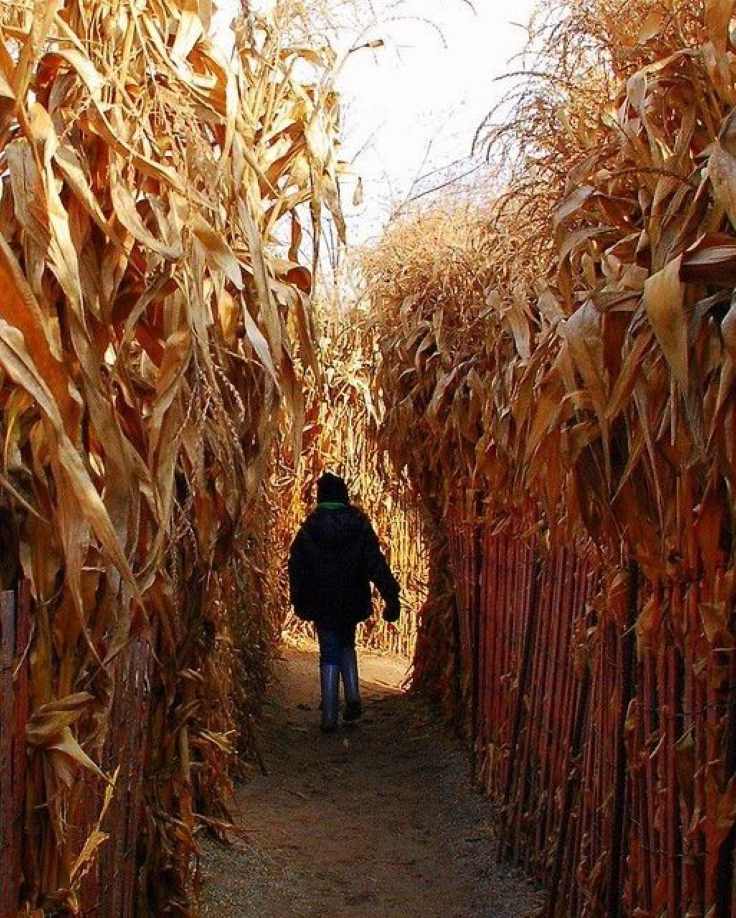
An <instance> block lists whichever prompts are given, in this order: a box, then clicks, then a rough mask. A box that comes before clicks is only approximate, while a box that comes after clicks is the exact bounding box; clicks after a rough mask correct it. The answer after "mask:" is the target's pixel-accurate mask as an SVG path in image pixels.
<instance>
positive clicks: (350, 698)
mask: <svg viewBox="0 0 736 918" xmlns="http://www.w3.org/2000/svg"><path fill="white" fill-rule="evenodd" d="M340 672H341V674H342V686H343V690H344V692H345V710H344V711H343V715H342V716H343V720H345V721H347V722H348V723H350V722H351V721H354V720H359V719H360V718H361V717H362V715H363V705H362V703H361V700H360V679H359V678H358V655H357V654H356V652H355V648H354V647H346V648H345V649H344V650H343V652H342V660H341V666H340Z"/></svg>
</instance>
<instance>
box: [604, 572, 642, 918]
mask: <svg viewBox="0 0 736 918" xmlns="http://www.w3.org/2000/svg"><path fill="white" fill-rule="evenodd" d="M628 587H629V589H628V598H627V608H626V631H625V632H624V634H623V636H622V639H621V640H622V642H623V644H622V648H621V650H622V653H621V707H620V710H619V712H618V723H617V724H616V771H615V776H616V781H615V787H614V798H613V813H612V815H611V862H610V870H609V875H608V908H607V911H606V915H607V916H608V918H618V916H619V915H620V914H621V904H622V899H621V887H622V883H621V880H622V867H623V859H624V855H625V852H626V841H627V839H628V821H627V813H626V774H627V769H626V765H627V762H626V738H625V731H626V716H627V714H628V710H629V704H630V703H631V699H632V698H633V697H634V694H635V686H634V645H635V641H636V636H635V634H634V625H635V624H636V616H637V611H638V606H639V566H638V564H637V563H636V561H630V562H629V583H628Z"/></svg>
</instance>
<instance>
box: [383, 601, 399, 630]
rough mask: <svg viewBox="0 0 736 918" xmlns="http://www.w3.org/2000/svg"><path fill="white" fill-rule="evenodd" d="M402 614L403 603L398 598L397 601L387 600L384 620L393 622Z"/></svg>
mask: <svg viewBox="0 0 736 918" xmlns="http://www.w3.org/2000/svg"><path fill="white" fill-rule="evenodd" d="M400 615H401V603H400V602H399V600H398V599H396V600H395V602H387V603H386V608H385V609H384V610H383V620H384V621H385V622H389V624H393V623H394V622H397V621H398V620H399V616H400Z"/></svg>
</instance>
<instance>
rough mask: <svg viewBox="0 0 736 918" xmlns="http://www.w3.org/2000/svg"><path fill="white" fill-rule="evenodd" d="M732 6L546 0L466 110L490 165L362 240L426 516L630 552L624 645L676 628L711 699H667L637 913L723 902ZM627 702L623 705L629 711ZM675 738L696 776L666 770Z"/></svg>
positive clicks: (667, 642)
mask: <svg viewBox="0 0 736 918" xmlns="http://www.w3.org/2000/svg"><path fill="white" fill-rule="evenodd" d="M733 14H734V3H733V2H732V0H708V2H704V3H700V2H696V3H688V4H672V3H666V2H658V0H633V2H629V3H626V4H621V3H618V2H613V0H565V2H561V3H559V4H558V5H557V6H556V9H555V11H554V13H553V14H551V15H550V17H549V18H548V19H545V20H542V21H541V22H538V23H537V30H536V32H535V33H534V41H535V42H536V50H537V51H538V55H537V59H536V61H535V65H534V67H533V73H531V74H530V76H529V77H528V79H526V80H525V81H522V83H521V84H520V86H519V88H518V89H517V90H516V91H515V93H513V94H512V95H513V96H514V97H515V98H514V101H515V109H514V115H513V117H511V118H510V119H509V120H508V121H506V122H504V123H502V124H498V125H497V124H494V123H493V118H491V119H489V123H488V124H487V125H486V126H485V127H484V128H483V131H482V132H481V137H482V138H484V139H485V140H486V142H487V143H488V144H489V151H490V155H496V154H497V153H498V152H499V151H500V152H503V153H505V154H506V155H508V156H511V157H512V166H513V177H512V180H511V182H510V185H509V187H508V188H507V189H506V190H505V192H504V193H503V194H502V195H500V196H499V197H498V198H497V199H496V200H493V201H492V202H491V203H489V204H488V205H487V207H485V208H483V207H482V206H479V207H478V208H477V209H476V210H475V211H470V212H458V211H455V212H450V211H449V210H445V211H444V212H443V211H442V210H441V209H437V210H435V211H432V212H429V213H419V214H417V215H415V216H414V217H413V218H412V219H411V220H410V221H407V222H405V223H403V224H399V225H398V226H396V227H394V228H392V229H391V230H390V231H389V233H388V234H387V235H386V237H385V239H384V240H383V242H382V243H381V244H380V245H379V246H378V247H377V249H376V250H374V251H373V252H370V253H368V254H367V256H366V258H365V267H366V271H367V274H368V279H369V282H370V284H371V285H372V293H373V302H374V306H375V312H376V323H377V327H378V336H379V346H380V349H381V354H382V364H381V369H380V386H381V391H382V392H383V396H384V399H385V402H386V422H385V425H384V437H385V438H386V442H387V444H388V445H389V446H390V448H391V451H392V453H393V455H394V457H395V459H396V460H398V461H399V462H405V463H406V464H407V465H409V467H410V468H411V469H413V474H414V476H415V479H416V480H417V481H418V482H420V483H421V486H423V487H424V488H425V489H427V491H428V493H429V495H430V496H431V497H432V498H437V499H438V500H439V501H440V503H441V505H443V506H444V508H445V518H447V515H448V514H447V511H448V509H449V508H452V510H453V512H454V514H455V515H457V511H458V508H459V507H462V508H463V512H462V515H463V517H464V519H465V520H467V521H470V522H471V523H472V522H473V521H477V520H478V519H480V518H485V519H488V520H489V521H490V523H491V524H493V525H496V526H504V525H507V524H508V522H509V519H510V518H514V519H515V520H517V521H520V522H521V523H522V525H523V526H525V527H526V529H527V530H528V532H529V533H530V534H536V535H537V536H538V537H539V542H540V544H541V545H545V544H548V543H549V542H550V541H556V542H558V543H567V544H570V542H571V540H572V539H574V538H579V537H582V538H584V539H587V540H588V544H589V545H591V546H594V547H595V548H596V550H597V551H598V552H599V553H600V554H599V557H600V558H601V559H602V560H601V563H602V564H603V566H604V570H605V571H606V579H607V583H608V585H609V587H610V584H612V583H615V582H616V579H617V578H618V579H620V577H621V576H622V575H621V572H620V564H621V562H622V560H623V559H627V558H632V559H635V560H636V561H637V562H638V564H639V565H640V566H641V569H642V570H643V572H644V574H645V575H646V578H647V589H651V590H652V591H653V595H654V597H655V598H654V599H652V601H651V602H650V603H648V604H647V606H646V608H645V610H644V611H642V614H641V618H640V620H639V622H638V623H637V635H638V639H639V649H640V653H641V654H647V653H650V652H651V653H653V654H655V657H656V660H657V663H656V665H657V666H659V667H661V666H663V665H664V663H663V662H662V661H663V660H665V659H667V660H668V661H671V660H672V659H674V654H673V653H671V651H672V650H673V649H676V653H677V655H678V659H680V660H682V661H683V665H686V666H687V667H688V669H687V675H686V681H687V691H686V693H684V694H683V707H684V709H685V714H684V715H683V716H685V717H686V718H690V716H691V713H692V709H693V708H697V707H698V705H699V704H701V703H702V710H703V711H706V710H707V711H709V712H711V713H709V714H708V722H707V724H706V718H705V716H699V717H693V719H692V720H689V719H687V720H685V721H684V724H685V725H686V727H687V728H686V729H685V732H684V733H682V735H679V736H678V741H679V743H680V744H679V745H678V747H677V753H676V755H677V765H676V766H675V761H674V760H675V751H674V748H673V750H672V753H671V756H670V758H669V759H668V760H667V762H666V763H665V764H662V765H660V761H661V760H658V764H657V768H658V769H660V771H659V778H658V780H659V781H660V783H659V784H658V785H657V787H658V788H659V790H658V792H657V794H655V795H654V797H655V803H654V804H653V806H657V807H659V806H660V805H661V804H660V801H662V800H667V801H670V804H669V805H671V807H673V808H674V807H675V806H676V804H675V803H673V802H672V801H674V800H675V798H676V795H677V794H678V793H679V794H680V796H679V798H677V799H678V800H679V806H680V807H681V812H682V814H683V815H682V819H683V820H684V823H683V825H682V826H681V828H680V829H679V830H678V831H680V832H681V835H680V837H679V839H680V840H679V844H680V845H681V847H683V849H684V851H685V857H686V859H687V858H690V860H688V870H687V871H686V876H685V877H684V879H683V883H682V886H681V887H679V886H678V888H677V890H674V886H675V885H677V884H674V881H673V882H670V881H669V880H667V882H665V880H663V881H662V883H661V884H659V885H658V886H657V888H656V890H655V892H654V893H653V901H651V902H645V900H644V898H639V897H641V896H643V895H644V893H643V892H642V889H643V880H642V876H641V875H640V874H637V873H636V872H634V873H633V875H632V877H630V878H629V880H628V882H629V884H630V886H629V887H628V888H627V891H626V896H627V900H626V901H627V902H628V903H629V904H630V905H631V907H632V909H633V908H634V907H639V908H641V909H645V910H647V911H646V913H647V914H661V913H663V912H662V910H663V909H664V910H667V909H669V911H668V913H669V914H675V913H677V914H681V913H683V912H685V911H691V912H692V913H693V914H698V913H706V912H708V909H715V908H716V905H717V906H718V908H722V907H726V904H727V899H726V898H724V893H723V889H724V884H723V880H722V879H716V877H717V876H722V875H725V874H723V873H720V874H719V873H718V871H721V872H723V871H725V872H726V874H727V873H728V871H729V870H730V869H731V867H729V865H732V862H733V841H732V829H733V826H734V823H735V822H736V808H734V806H733V793H734V781H735V780H736V779H734V776H733V770H734V759H733V748H734V747H733V742H734V739H733V737H734V735H735V734H734V723H733V717H732V715H730V714H729V701H728V698H729V693H732V691H733V684H734V671H733V664H732V662H731V660H730V656H731V648H732V647H733V643H734V631H733V605H734V597H735V592H736V581H735V576H734V571H735V570H736V567H735V565H734V549H733V531H734V526H733V513H732V509H731V507H732V493H733V489H734V484H735V481H734V471H735V469H736V466H735V465H734V442H735V440H734V424H735V423H736V412H735V408H736V405H735V402H734V360H735V359H736V351H735V350H734V344H733V334H732V332H733V326H734V317H735V316H736V312H734V305H733V290H734V286H735V285H736V232H735V230H736V213H734V208H733V201H734V195H735V194H736V180H735V179H734V176H735V175H736V170H735V169H734V163H736V142H735V141H734V136H735V135H734V115H733V109H734V105H735V104H736V90H735V88H734V87H736V65H735V64H734V61H735V60H736V56H735V53H734V52H735V51H736V47H735V46H734V35H735V32H734V19H733ZM607 592H610V591H607ZM681 597H685V599H682V598H681ZM601 605H602V609H603V612H602V614H603V615H607V616H610V617H611V620H613V619H614V617H615V610H614V609H612V608H609V607H608V606H607V605H606V603H605V602H603V603H602V604H601ZM719 648H720V650H719ZM724 648H729V649H728V651H727V653H726V654H723V653H722V652H721V651H722V650H723V649H724ZM665 654H668V656H665ZM667 665H670V663H668V664H667ZM688 712H689V713H688ZM643 716H644V715H643V714H642V712H641V710H640V709H637V708H633V707H632V710H631V718H630V719H629V720H628V721H627V722H626V726H627V730H630V731H632V733H633V731H636V730H638V729H639V726H640V724H641V718H642V717H643ZM679 728H680V729H684V727H683V723H680V724H679ZM691 737H692V740H691ZM654 738H655V739H656V734H655V737H654ZM658 754H660V753H658ZM668 754H669V753H668ZM685 762H686V763H687V768H688V769H690V770H691V771H690V772H688V773H691V774H692V775H693V785H692V788H691V787H690V786H687V787H685V784H687V783H688V782H687V781H685V782H684V783H682V784H676V783H674V782H675V781H676V776H675V770H676V768H677V769H680V768H682V767H683V765H684V763H685ZM678 787H679V790H677V789H676V788H678ZM691 791H692V793H691ZM716 814H717V815H716ZM657 818H658V819H664V816H662V815H661V814H658V815H657ZM667 818H668V819H669V818H670V817H669V816H668V817H667ZM663 824H664V823H663ZM658 825H659V823H658ZM668 826H669V828H668V829H667V831H668V832H670V833H671V834H672V837H673V838H674V832H675V830H674V829H672V823H671V822H670V823H668ZM667 844H668V845H670V844H672V845H674V842H671V839H669V838H668V841H667ZM668 850H669V849H668ZM650 854H651V852H649V853H647V852H642V851H641V850H639V849H638V850H637V852H635V855H636V856H635V857H634V860H635V861H636V863H640V862H641V858H644V859H647V858H649V856H650ZM632 857H633V856H632ZM691 865H695V866H692V867H691ZM719 865H720V866H719ZM599 866H600V865H599ZM591 869H592V868H591ZM673 876H674V873H673ZM591 882H592V880H591ZM639 882H641V883H642V886H641V888H639V887H637V886H636V884H637V883H639ZM591 895H592V893H591ZM678 897H681V898H678ZM591 901H592V900H591ZM728 901H730V900H728ZM677 903H679V905H678V904H677ZM680 907H681V908H682V911H678V909H679V908H680ZM729 907H730V906H729ZM591 908H592V906H591ZM673 909H674V911H673Z"/></svg>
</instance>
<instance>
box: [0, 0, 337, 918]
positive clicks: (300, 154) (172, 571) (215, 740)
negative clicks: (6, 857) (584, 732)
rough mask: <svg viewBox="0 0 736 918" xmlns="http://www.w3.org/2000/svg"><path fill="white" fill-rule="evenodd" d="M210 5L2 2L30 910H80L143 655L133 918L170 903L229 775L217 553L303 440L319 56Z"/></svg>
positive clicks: (321, 122) (6, 496) (224, 555)
mask: <svg viewBox="0 0 736 918" xmlns="http://www.w3.org/2000/svg"><path fill="white" fill-rule="evenodd" d="M282 6H283V5H282ZM280 14H281V16H282V18H283V14H284V9H282V8H280ZM210 16H211V4H210V3H209V2H205V0H202V2H186V3H184V2H177V0H164V2H158V0H151V2H144V3H140V2H128V0H114V2H113V0H111V2H94V3H91V2H85V0H53V2H37V3H32V2H30V0H29V2H17V3H13V4H9V3H8V4H3V5H2V7H0V159H1V162H2V170H1V174H2V198H1V199H0V289H1V290H2V296H0V368H1V377H2V378H1V388H0V399H1V402H0V404H1V405H2V434H3V445H4V452H3V479H2V481H3V500H4V501H5V503H6V504H7V505H8V506H9V507H12V510H13V513H14V518H15V520H16V521H17V532H18V543H19V548H18V555H19V559H20V562H21V564H22V568H23V572H24V574H25V575H26V576H27V577H28V578H29V579H30V581H31V585H32V592H33V597H34V605H35V612H34V632H33V639H32V643H31V648H30V655H29V660H30V670H31V693H32V697H31V702H32V710H33V714H32V718H31V722H30V724H29V727H28V742H29V745H30V751H31V764H30V772H29V783H28V788H27V794H26V801H27V810H26V832H27V835H26V838H27V847H28V850H27V851H26V852H25V855H24V864H25V875H24V882H23V889H22V893H23V897H24V898H25V900H26V901H27V902H28V903H29V904H30V905H31V906H32V907H33V906H37V907H39V906H40V907H54V908H66V909H69V910H70V911H72V912H75V913H76V912H77V911H78V910H79V909H80V908H81V907H82V906H81V905H80V901H81V900H80V896H82V897H83V896H84V886H83V884H84V882H86V881H85V880H84V874H85V872H86V870H87V868H88V867H89V866H90V863H91V862H93V861H94V860H95V858H96V857H97V856H98V853H99V849H100V847H103V848H104V844H105V840H104V839H103V838H101V836H99V834H98V835H97V836H95V838H96V839H97V843H95V844H87V845H86V846H85V845H84V842H85V838H84V837H81V838H80V837H79V827H80V826H82V827H83V826H85V825H89V827H90V829H92V828H94V825H95V820H96V818H97V816H98V812H97V810H98V809H99V806H97V805H96V801H97V800H101V797H100V796H99V788H100V787H101V786H103V785H104V783H105V782H106V781H107V780H108V778H109V777H110V776H109V774H104V775H103V773H102V771H101V770H100V767H99V764H98V763H100V762H102V757H103V750H105V749H106V743H108V745H109V742H108V741H109V738H110V736H112V732H111V731H112V729H113V727H114V726H115V724H114V723H113V718H114V711H115V710H116V709H115V704H116V691H117V689H118V686H117V683H116V674H117V673H118V672H119V668H118V665H117V664H118V662H119V660H122V659H123V658H126V659H127V656H126V655H127V653H128V650H129V648H130V647H131V642H133V641H136V642H140V641H141V640H142V641H143V642H144V644H146V645H147V646H150V648H152V650H153V652H154V654H155V658H153V659H152V660H151V661H150V662H151V670H150V674H149V677H150V679H151V686H152V690H153V694H152V696H151V701H150V709H149V711H150V718H149V720H148V722H147V723H146V724H145V729H144V732H143V745H142V747H141V748H140V749H137V750H135V752H136V753H137V757H138V758H139V760H140V762H141V763H142V762H143V760H144V756H145V771H146V782H145V804H146V814H147V818H146V830H145V834H144V833H143V832H142V829H143V826H142V825H140V826H138V835H137V837H136V838H135V844H136V846H137V848H136V852H134V857H135V856H136V853H137V859H138V861H139V871H138V872H139V876H140V882H141V885H142V892H143V893H144V894H145V893H148V896H149V902H150V904H151V908H152V911H153V913H154V914H161V913H162V911H164V910H168V909H170V908H178V909H180V910H182V911H186V910H187V908H188V904H187V903H188V899H189V895H190V893H191V888H190V886H191V883H190V880H191V875H192V865H193V853H194V843H193V830H194V828H195V826H196V824H197V818H196V816H195V813H196V812H209V813H213V814H214V815H218V814H219V813H221V812H222V809H223V795H224V794H225V793H226V791H227V788H228V785H229V780H230V779H229V768H230V764H231V759H232V750H233V744H232V742H231V739H230V734H231V732H232V726H233V717H232V712H231V710H230V708H229V706H228V699H229V694H230V692H231V690H232V685H231V684H230V682H228V680H229V679H232V672H228V671H227V667H223V666H222V665H221V664H222V663H223V660H225V659H226V658H227V659H230V658H231V656H232V655H230V656H228V654H229V651H227V652H226V649H225V650H224V649H223V642H225V644H227V643H228V642H232V641H234V642H235V643H236V645H237V641H238V638H239V636H238V635H237V634H233V633H232V625H233V622H232V621H230V619H229V611H230V610H228V608H227V603H228V602H232V601H233V598H236V599H241V600H242V598H243V597H242V590H240V589H238V588H237V584H236V582H240V581H242V577H243V573H242V566H243V563H244V562H243V558H242V554H238V553H236V552H235V551H234V546H237V543H238V541H239V539H240V538H241V537H242V533H243V526H244V516H243V514H244V512H245V511H246V510H247V509H248V507H249V506H252V505H253V502H254V501H255V500H256V498H257V497H258V488H259V481H260V479H261V477H262V473H263V471H264V469H265V467H266V463H267V459H268V455H269V450H270V446H271V442H272V438H273V428H274V413H275V411H276V409H277V407H278V405H279V404H280V403H281V402H283V403H285V404H286V406H287V407H288V408H289V409H290V412H291V414H292V416H293V418H294V427H295V433H296V437H295V440H298V435H299V428H300V418H301V415H302V407H301V404H302V398H301V394H300V383H299V380H298V378H297V375H296V372H295V369H294V360H293V356H292V349H293V346H294V345H293V336H296V338H297V340H298V342H299V347H300V349H301V351H302V356H303V359H304V360H305V361H310V360H311V359H312V356H313V355H312V343H311V336H310V319H309V314H308V310H307V299H308V294H309V291H310V287H311V274H310V270H309V269H308V268H307V267H305V266H303V265H301V264H300V263H299V247H300V240H301V234H302V229H301V222H300V205H308V208H309V210H310V211H311V214H312V217H313V219H314V220H315V221H319V216H320V208H321V206H322V202H323V201H326V202H327V205H328V206H329V207H331V208H332V210H333V213H334V215H335V216H336V218H337V220H338V223H339V205H338V203H337V186H336V162H335V159H334V154H333V139H334V137H335V132H336V129H337V103H336V98H335V96H334V94H333V93H332V91H331V90H330V88H329V85H330V84H329V81H328V80H327V78H326V77H327V75H328V74H329V71H330V68H331V66H332V63H333V61H332V57H331V54H330V52H329V51H322V50H320V51H316V50H315V49H312V48H308V47H304V48H300V47H294V46H292V45H291V44H290V43H289V39H288V36H287V35H286V34H285V33H284V32H283V31H282V30H281V31H280V30H278V29H276V28H275V27H274V26H273V25H272V23H271V22H270V21H269V20H267V19H263V18H258V17H256V16H251V15H247V16H244V17H242V18H241V19H240V20H239V22H238V25H237V34H236V43H235V45H236V47H235V52H234V54H233V56H232V58H231V59H229V60H228V59H226V58H225V57H224V56H223V54H222V53H221V52H220V51H219V50H218V49H217V47H216V46H215V45H214V44H213V43H212V41H211V39H210V38H209V37H208V30H209V26H210ZM284 224H285V225H286V229H287V235H289V237H290V240H291V242H290V244H289V243H287V244H285V245H283V246H282V245H281V244H279V243H278V241H277V240H278V239H280V238H282V236H283V233H282V232H281V230H280V227H282V226H284ZM315 229H316V232H318V228H317V227H316V228H315ZM287 318H288V319H289V320H288V321H287ZM246 524H247V521H246ZM239 571H240V573H239ZM234 584H235V585H234ZM233 590H235V592H233ZM252 614H253V615H254V616H257V615H258V612H257V609H256V610H253V612H252ZM254 627H255V628H256V630H259V627H260V626H258V625H256V626H254ZM269 627H270V625H269V624H268V623H267V622H266V623H264V625H263V626H262V628H261V630H263V629H265V630H266V631H268V628H269ZM223 653H225V656H224V657H223V656H222V654H223ZM253 662H254V665H255V664H256V663H257V662H258V661H257V660H254V661H253ZM233 665H235V664H234V663H233ZM110 755H112V758H113V760H114V758H115V750H113V751H112V753H109V751H108V753H107V758H108V759H109V758H110ZM84 775H87V776H88V777H86V778H85V780H84V781H82V782H81V783H80V782H79V780H78V779H79V778H80V777H83V776H84ZM95 776H96V777H95ZM96 782H99V783H96ZM100 805H101V804H100ZM90 810H92V812H90ZM72 829H74V830H72ZM90 837H91V836H90ZM80 858H81V861H80ZM82 862H84V869H82V867H83V864H82ZM146 887H148V888H147V889H146ZM106 904H109V903H106Z"/></svg>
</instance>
